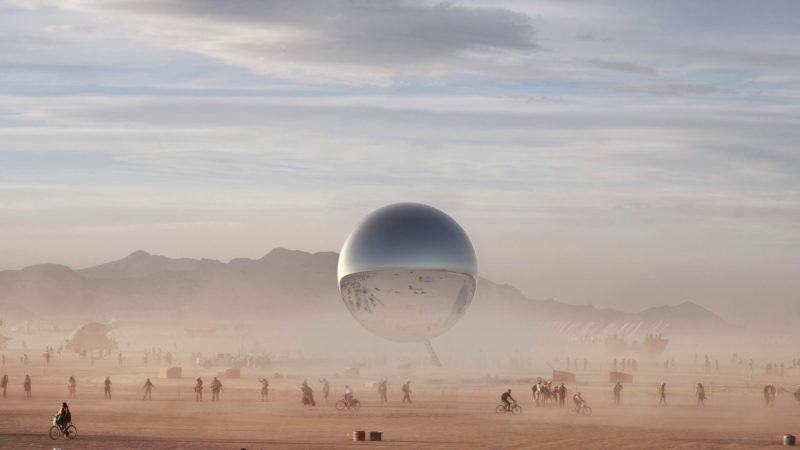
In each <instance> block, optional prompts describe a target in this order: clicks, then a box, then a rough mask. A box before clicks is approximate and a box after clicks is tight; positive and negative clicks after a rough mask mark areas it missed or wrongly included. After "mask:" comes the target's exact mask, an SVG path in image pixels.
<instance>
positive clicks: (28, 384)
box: [22, 374, 31, 398]
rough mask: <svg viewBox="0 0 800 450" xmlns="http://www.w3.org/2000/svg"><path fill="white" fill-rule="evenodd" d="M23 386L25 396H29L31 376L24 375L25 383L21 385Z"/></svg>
mask: <svg viewBox="0 0 800 450" xmlns="http://www.w3.org/2000/svg"><path fill="white" fill-rule="evenodd" d="M22 386H23V387H24V388H25V398H31V376H30V375H27V374H26V375H25V383H24V384H23V385H22Z"/></svg>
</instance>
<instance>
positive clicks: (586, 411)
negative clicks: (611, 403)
mask: <svg viewBox="0 0 800 450" xmlns="http://www.w3.org/2000/svg"><path fill="white" fill-rule="evenodd" d="M569 412H571V413H572V414H576V415H581V414H582V415H584V416H591V415H592V407H591V406H589V405H587V404H586V403H584V404H582V405H581V406H577V405H572V406H570V407H569Z"/></svg>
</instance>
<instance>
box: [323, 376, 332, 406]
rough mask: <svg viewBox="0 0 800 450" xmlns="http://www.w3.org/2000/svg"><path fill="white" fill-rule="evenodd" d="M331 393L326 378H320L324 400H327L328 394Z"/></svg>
mask: <svg viewBox="0 0 800 450" xmlns="http://www.w3.org/2000/svg"><path fill="white" fill-rule="evenodd" d="M330 393H331V385H330V384H329V383H328V379H327V378H323V379H322V396H323V397H324V398H325V401H328V394H330Z"/></svg>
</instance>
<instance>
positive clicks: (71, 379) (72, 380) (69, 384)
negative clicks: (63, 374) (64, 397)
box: [67, 375, 78, 398]
mask: <svg viewBox="0 0 800 450" xmlns="http://www.w3.org/2000/svg"><path fill="white" fill-rule="evenodd" d="M77 387H78V382H77V381H75V377H74V376H72V375H70V377H69V381H68V382H67V390H69V398H75V391H76V389H77Z"/></svg>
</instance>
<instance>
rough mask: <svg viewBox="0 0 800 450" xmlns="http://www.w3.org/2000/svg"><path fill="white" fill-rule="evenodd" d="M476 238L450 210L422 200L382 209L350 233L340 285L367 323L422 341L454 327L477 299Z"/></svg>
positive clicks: (388, 334) (398, 337) (394, 336)
mask: <svg viewBox="0 0 800 450" xmlns="http://www.w3.org/2000/svg"><path fill="white" fill-rule="evenodd" d="M477 266H478V265H477V259H476V258H475V251H474V250H473V248H472V243H471V242H470V240H469V237H468V236H467V234H466V233H465V232H464V230H463V229H462V228H461V227H460V226H459V225H458V223H456V221H455V220H453V219H452V218H450V216H448V215H446V214H445V213H443V212H441V211H439V210H438V209H436V208H432V207H430V206H426V205H422V204H418V203H398V204H394V205H389V206H386V207H383V208H380V209H378V210H377V211H375V212H373V213H372V214H370V215H369V216H367V217H366V218H365V219H364V221H362V222H361V224H359V226H358V227H357V228H356V229H355V231H353V233H352V234H351V235H350V236H349V237H348V238H347V241H346V242H345V244H344V247H343V248H342V252H341V254H340V256H339V269H338V276H339V289H340V291H341V294H342V300H343V301H344V303H345V306H347V309H348V310H349V311H350V313H351V314H352V315H353V317H355V318H356V320H358V321H359V323H361V325H362V326H364V328H366V329H367V330H369V331H371V332H372V333H374V334H376V335H378V336H381V337H383V338H386V339H390V340H393V341H400V342H417V341H424V340H426V339H431V338H433V337H436V336H438V335H440V334H442V333H443V332H445V331H447V330H448V329H449V328H450V327H452V326H453V325H454V324H455V323H456V322H457V321H458V319H459V318H461V316H462V315H463V314H464V312H465V311H466V310H467V308H468V307H469V304H470V303H471V302H472V297H473V296H474V294H475V287H476V279H477V274H478V269H477Z"/></svg>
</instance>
